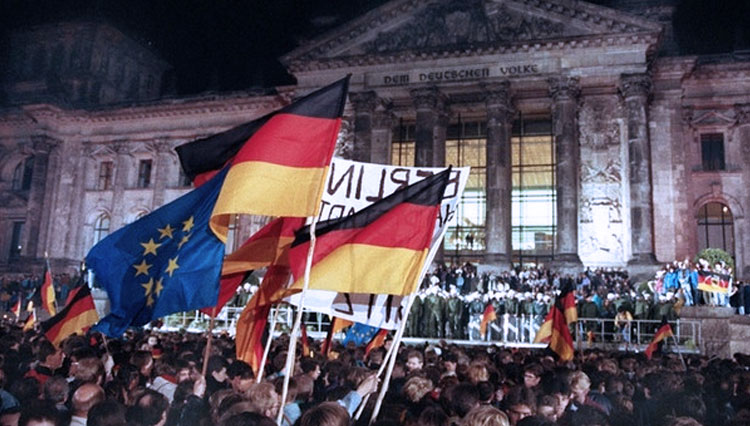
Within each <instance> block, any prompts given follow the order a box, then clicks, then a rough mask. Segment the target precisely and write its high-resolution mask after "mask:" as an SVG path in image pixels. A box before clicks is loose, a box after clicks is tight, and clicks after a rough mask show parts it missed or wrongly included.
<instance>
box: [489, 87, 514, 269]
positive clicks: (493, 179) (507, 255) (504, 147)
mask: <svg viewBox="0 0 750 426" xmlns="http://www.w3.org/2000/svg"><path fill="white" fill-rule="evenodd" d="M482 89H483V92H484V95H485V99H484V101H485V105H486V106H487V151H486V152H487V159H486V161H487V187H486V191H487V212H486V225H485V255H484V261H485V263H487V264H490V265H494V266H497V267H500V268H502V269H507V268H509V267H510V264H511V256H512V254H513V248H512V245H511V189H512V185H513V184H512V178H511V155H510V152H511V147H510V137H511V130H512V129H511V127H512V118H513V107H512V105H511V95H510V82H509V81H507V80H506V81H503V82H500V83H493V84H487V85H484V86H483V87H482Z"/></svg>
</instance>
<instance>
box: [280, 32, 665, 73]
mask: <svg viewBox="0 0 750 426" xmlns="http://www.w3.org/2000/svg"><path fill="white" fill-rule="evenodd" d="M658 39H659V37H658V35H656V34H654V33H638V34H608V35H602V36H585V37H577V38H574V39H567V40H566V39H561V40H543V41H542V40H536V41H534V42H518V43H508V44H503V45H495V46H481V47H468V48H455V49H448V50H432V51H426V52H420V51H412V50H408V51H403V52H394V53H390V54H381V55H353V56H343V57H339V58H322V59H300V60H294V61H292V62H290V63H289V65H288V69H289V71H290V72H291V73H293V74H294V73H299V72H305V71H325V70H331V69H338V68H350V67H360V66H373V65H388V64H402V63H414V62H419V61H430V60H435V59H445V58H446V57H450V58H477V57H483V56H495V55H504V54H517V53H524V54H533V53H539V52H551V51H560V50H571V49H588V48H606V47H615V46H628V47H632V46H633V45H636V44H655V43H657V42H658Z"/></svg>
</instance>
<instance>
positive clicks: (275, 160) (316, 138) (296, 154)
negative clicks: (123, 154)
mask: <svg viewBox="0 0 750 426" xmlns="http://www.w3.org/2000/svg"><path fill="white" fill-rule="evenodd" d="M348 88H349V77H346V78H344V79H341V80H339V81H337V82H335V83H333V84H331V85H329V86H327V87H324V88H322V89H320V90H318V91H316V92H314V93H311V94H309V95H307V96H305V97H303V98H302V99H300V100H298V101H296V102H294V103H292V104H291V105H288V106H286V107H284V108H282V109H281V110H279V111H277V112H274V113H272V114H270V116H266V117H263V118H261V119H260V122H258V123H248V124H246V125H243V126H242V127H241V128H235V129H231V130H230V131H229V132H228V134H221V135H217V136H216V138H215V139H213V140H212V138H208V139H201V140H197V141H193V142H190V143H188V144H185V145H181V146H179V147H177V153H178V155H179V156H180V162H181V163H182V166H183V169H184V171H185V174H186V175H187V176H189V177H191V178H195V177H197V176H198V175H200V174H202V173H206V172H211V171H214V170H217V169H219V168H220V167H221V166H222V165H223V164H225V163H227V162H229V163H230V164H231V167H230V169H229V173H228V175H227V177H226V179H225V181H224V186H223V187H222V191H221V193H220V194H219V198H218V200H217V201H216V205H215V206H214V210H213V214H212V218H211V228H212V229H213V231H214V232H215V233H216V234H217V236H219V238H221V239H222V240H226V234H227V231H228V225H229V218H230V216H231V215H232V214H239V213H245V214H258V215H267V216H289V217H306V216H314V215H316V214H317V212H318V209H319V208H320V197H321V195H322V192H323V187H324V180H325V176H326V173H327V168H328V166H329V165H330V162H331V157H333V151H334V147H335V145H336V140H337V138H338V133H339V129H340V127H341V116H342V114H343V112H344V105H345V102H346V95H347V91H348ZM225 133H226V132H225ZM237 146H239V148H237Z"/></svg>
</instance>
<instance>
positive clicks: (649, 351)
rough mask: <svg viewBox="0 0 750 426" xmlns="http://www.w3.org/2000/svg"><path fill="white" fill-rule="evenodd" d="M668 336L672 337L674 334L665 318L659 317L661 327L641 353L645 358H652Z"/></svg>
mask: <svg viewBox="0 0 750 426" xmlns="http://www.w3.org/2000/svg"><path fill="white" fill-rule="evenodd" d="M669 336H674V334H673V333H672V327H671V326H670V325H669V323H668V322H667V317H666V316H664V315H663V316H662V317H661V325H660V326H659V329H658V330H656V334H654V338H653V339H652V340H651V343H649V344H648V347H647V348H646V350H645V351H643V353H644V354H645V355H646V358H648V359H651V357H652V356H654V352H655V351H656V349H658V348H659V343H660V342H661V341H662V340H664V339H666V338H667V337H669Z"/></svg>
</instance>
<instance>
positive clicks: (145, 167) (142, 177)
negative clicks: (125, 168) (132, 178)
mask: <svg viewBox="0 0 750 426" xmlns="http://www.w3.org/2000/svg"><path fill="white" fill-rule="evenodd" d="M150 185H151V160H141V162H140V163H138V188H148V187H149V186H150Z"/></svg>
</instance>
